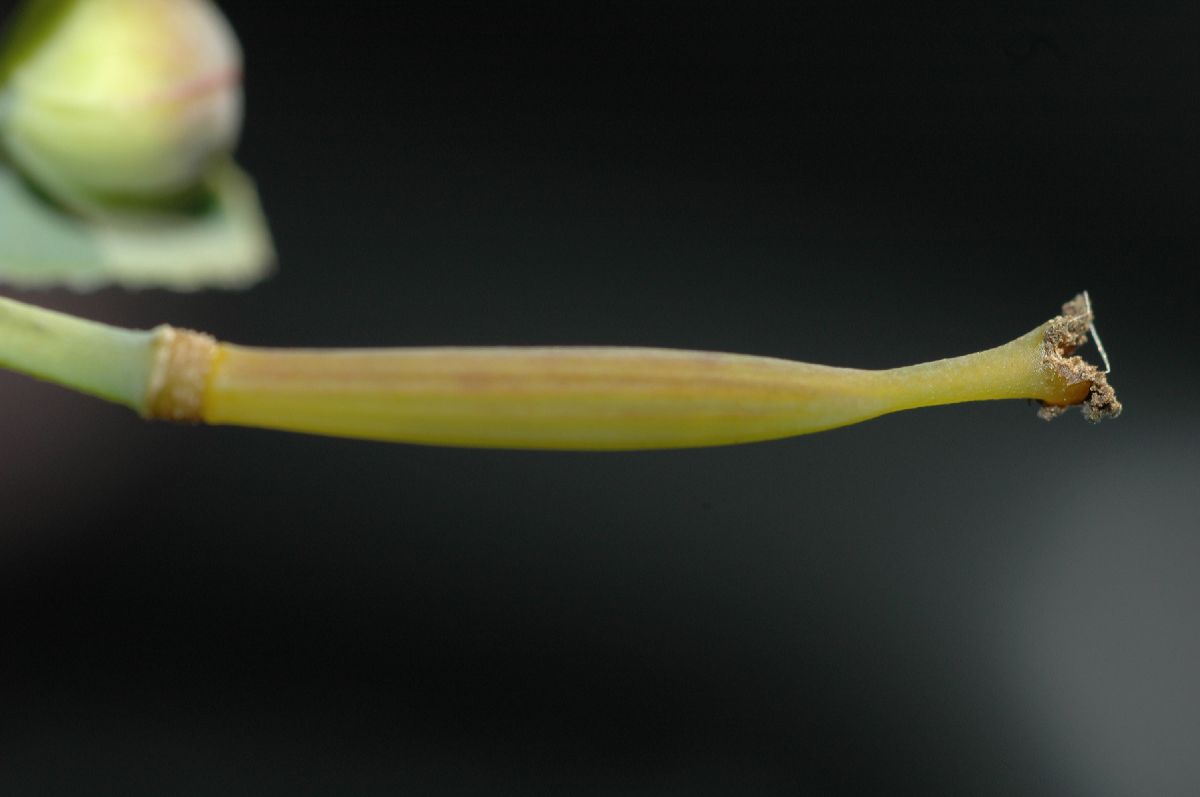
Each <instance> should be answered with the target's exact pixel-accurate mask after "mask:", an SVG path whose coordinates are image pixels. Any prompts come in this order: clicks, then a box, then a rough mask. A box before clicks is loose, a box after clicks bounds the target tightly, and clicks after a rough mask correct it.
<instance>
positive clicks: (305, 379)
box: [0, 296, 1121, 450]
mask: <svg viewBox="0 0 1200 797" xmlns="http://www.w3.org/2000/svg"><path fill="white" fill-rule="evenodd" d="M8 304H13V303H8ZM4 308H5V305H0V334H3V333H4V329H5V327H6V326H9V325H11V324H12V323H13V321H12V318H14V317H15V316H13V313H14V312H15V311H14V310H13V308H11V307H9V308H8V313H9V319H7V320H6V319H5V316H4V314H3V311H4ZM19 308H20V312H22V313H25V314H28V313H46V312H47V311H44V310H34V309H32V308H28V307H25V306H19ZM50 315H55V316H57V314H50ZM1091 320H1092V317H1091V308H1090V303H1088V302H1087V301H1086V299H1085V297H1083V296H1081V297H1079V298H1077V299H1076V300H1074V301H1072V302H1071V303H1069V304H1068V305H1066V306H1065V308H1064V315H1062V316H1059V317H1056V318H1054V319H1052V320H1051V321H1048V322H1046V323H1045V324H1042V325H1041V326H1039V327H1038V328H1036V329H1034V330H1033V331H1031V332H1029V333H1028V334H1025V335H1022V336H1021V337H1019V338H1017V339H1016V340H1013V341H1011V342H1009V343H1007V344H1005V345H1003V346H998V347H996V348H994V349H988V350H986V351H981V352H976V353H974V354H968V355H965V356H962V357H954V358H951V359H946V360H938V361H936V362H930V363H923V364H921V365H913V366H908V367H904V368H893V369H888V370H880V371H868V370H859V369H852V368H832V367H829V366H823V365H811V364H808V363H799V362H791V361H787V360H780V359H774V358H770V357H755V356H748V355H741V354H722V353H714V352H698V351H680V350H673V349H654V348H611V347H605V348H585V347H530V348H499V347H497V348H486V347H479V348H456V347H445V348H408V349H267V348H252V347H244V346H236V345H232V344H227V343H219V342H217V341H216V340H214V339H213V338H211V337H209V336H207V335H203V334H200V333H196V332H191V331H187V330H177V329H174V328H171V327H159V328H157V329H155V330H151V331H149V332H143V333H131V332H127V331H122V330H112V332H111V333H105V334H111V335H112V339H111V341H110V343H109V344H108V350H111V351H109V354H108V355H107V356H108V358H109V359H110V360H114V361H115V360H119V359H121V357H123V356H125V357H128V358H129V359H131V360H132V359H135V358H141V359H140V362H142V363H143V364H144V368H143V370H142V371H138V370H137V369H131V368H127V369H126V370H129V371H130V373H131V374H134V373H135V372H136V374H138V375H140V374H141V373H143V372H144V373H145V374H146V381H145V383H144V384H143V385H142V391H141V393H138V392H137V391H136V390H133V391H130V392H128V393H125V394H122V395H120V396H114V392H115V391H114V390H112V389H111V387H109V386H107V385H101V384H99V383H97V384H94V385H85V384H81V383H80V381H79V380H75V381H74V382H72V381H71V379H70V378H69V376H70V375H69V374H67V373H66V372H67V371H70V369H71V367H73V366H72V364H71V363H70V362H67V363H65V364H62V363H60V364H59V366H58V367H57V368H50V367H48V366H46V365H45V364H41V365H40V366H39V363H38V362H37V357H36V356H35V357H25V358H24V359H17V358H15V357H13V356H12V355H11V354H9V355H5V352H3V351H0V362H2V363H4V364H8V365H9V366H10V367H17V368H19V369H21V370H24V371H27V372H29V373H33V374H34V375H38V376H42V377H44V378H49V379H53V380H55V381H60V382H64V383H67V384H70V385H72V386H75V387H77V388H80V389H83V390H86V391H88V392H92V393H95V394H98V395H101V396H104V397H107V398H113V399H115V400H118V401H122V402H123V403H126V404H128V405H129V406H131V407H133V408H134V409H136V410H138V411H139V412H141V413H142V414H143V415H145V416H147V417H150V418H163V419H171V420H180V421H202V422H206V423H212V424H233V425H239V426H255V427H264V428H272V429H282V430H290V431H296V432H309V433H315V434H326V435H338V436H344V437H357V438H365V439H372V440H388V441H396V442H408V443H423V444H429V445H451V446H476V447H491V448H538V449H566V450H570V449H574V450H630V449H652V448H685V447H693V446H712V445H725V444H731V443H745V442H752V441H757V440H769V439H773V438H780V437H789V436H792V435H799V434H805V433H808V432H816V431H821V430H824V429H831V428H834V427H837V426H844V425H847V424H851V423H857V422H859V421H863V420H867V419H868V418H874V417H877V416H879V415H883V414H885V413H889V412H896V411H898V410H904V409H911V408H914V407H925V406H933V405H938V404H951V403H957V402H964V401H979V400H986V399H1004V398H1029V399H1037V400H1039V401H1041V402H1042V403H1043V407H1044V409H1043V414H1044V416H1045V417H1052V416H1053V415H1055V414H1057V413H1058V412H1059V411H1060V410H1061V408H1063V407H1066V406H1070V405H1074V404H1084V405H1085V407H1084V410H1085V415H1086V416H1087V417H1088V418H1089V419H1090V420H1099V419H1100V418H1102V417H1106V416H1115V415H1117V414H1118V413H1119V412H1120V409H1121V405H1120V404H1119V403H1118V402H1117V400H1116V397H1115V395H1114V394H1113V391H1112V389H1111V388H1110V387H1109V385H1108V383H1107V380H1106V378H1105V374H1104V373H1103V372H1101V371H1100V370H1099V369H1097V368H1095V367H1094V366H1091V365H1088V364H1087V363H1085V362H1084V361H1083V360H1082V359H1081V358H1079V357H1075V356H1072V355H1073V352H1074V349H1075V347H1077V346H1078V345H1081V344H1082V343H1083V342H1085V341H1086V332H1087V330H1088V329H1089V327H1090V324H1091ZM56 323H57V324H61V325H63V327H64V329H65V328H66V327H68V326H69V325H70V324H71V323H74V324H84V325H86V326H82V327H77V328H72V329H73V330H74V332H73V333H72V334H83V335H87V334H95V328H96V327H98V326H99V325H92V324H89V322H81V321H78V320H76V319H69V317H64V316H58V320H57V321H56ZM52 327H53V325H47V324H44V323H43V324H42V325H41V329H42V330H43V331H44V330H46V329H50V328H52ZM103 329H106V330H111V329H112V328H107V327H104V328H103ZM118 333H119V334H123V335H126V336H128V335H141V336H143V337H142V338H140V339H139V340H140V343H139V344H138V345H139V346H140V347H141V348H140V349H138V350H137V352H136V353H130V354H121V353H119V352H118V351H117V350H118V348H119V347H118V345H117V344H118V341H120V340H127V339H123V338H120V337H119V334H118ZM33 337H34V338H35V340H33V341H26V344H27V345H31V348H33V349H38V346H37V341H36V337H37V336H36V335H35V336H33ZM126 345H128V343H126ZM4 348H5V349H7V348H11V347H9V346H5V347H4ZM50 348H53V347H52V346H51V347H50ZM77 348H78V347H77ZM46 350H47V346H45V345H42V346H41V347H40V349H39V351H42V352H44V351H46ZM100 359H101V360H103V359H104V358H100ZM130 380H132V381H136V377H135V376H131V377H130ZM130 380H124V381H122V385H124V384H126V383H127V382H129V381H130Z"/></svg>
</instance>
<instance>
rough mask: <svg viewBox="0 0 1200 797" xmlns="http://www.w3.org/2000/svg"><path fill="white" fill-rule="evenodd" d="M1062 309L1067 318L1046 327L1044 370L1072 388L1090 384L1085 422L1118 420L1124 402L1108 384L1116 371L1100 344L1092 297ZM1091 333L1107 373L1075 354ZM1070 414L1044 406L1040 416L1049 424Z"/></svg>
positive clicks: (1058, 407) (1059, 407) (1085, 295)
mask: <svg viewBox="0 0 1200 797" xmlns="http://www.w3.org/2000/svg"><path fill="white" fill-rule="evenodd" d="M1062 309H1063V314H1062V315H1060V316H1057V317H1055V318H1053V319H1051V320H1050V323H1048V324H1047V325H1046V334H1045V338H1044V340H1043V343H1042V361H1043V366H1044V367H1045V368H1046V369H1048V370H1049V371H1051V372H1052V373H1054V374H1057V375H1058V376H1059V377H1061V378H1062V379H1064V380H1066V382H1067V383H1068V384H1072V385H1074V384H1081V383H1084V382H1086V383H1088V385H1089V388H1088V395H1087V398H1086V399H1085V400H1084V401H1083V404H1082V407H1081V408H1082V410H1083V417H1084V418H1086V419H1087V420H1089V421H1091V422H1092V423H1099V422H1100V421H1102V420H1103V419H1105V418H1116V417H1117V416H1118V415H1120V414H1121V409H1122V408H1121V402H1119V401H1117V394H1116V392H1115V391H1114V390H1113V388H1112V385H1110V384H1109V383H1108V374H1109V373H1110V372H1111V371H1112V368H1111V367H1110V366H1109V362H1108V354H1107V353H1106V352H1105V351H1104V348H1103V346H1101V344H1100V336H1099V335H1098V334H1096V326H1095V323H1094V322H1095V313H1094V312H1093V311H1092V301H1091V297H1090V296H1088V293H1087V291H1084V292H1083V293H1081V294H1079V295H1078V296H1076V297H1075V298H1074V299H1072V300H1071V301H1069V302H1067V303H1066V304H1064V305H1063V308H1062ZM1089 332H1091V334H1092V338H1093V339H1094V340H1095V343H1096V350H1097V351H1098V352H1099V353H1100V357H1101V359H1102V360H1103V361H1104V370H1101V369H1099V368H1097V367H1096V366H1094V365H1092V364H1091V363H1089V362H1087V361H1086V360H1084V359H1083V358H1082V357H1080V356H1079V355H1077V354H1075V350H1076V349H1077V348H1079V347H1080V346H1082V345H1084V344H1085V343H1087V342H1088V333H1089ZM1066 410H1067V407H1066V405H1061V404H1048V403H1045V402H1042V408H1041V409H1040V410H1039V411H1038V416H1039V417H1041V418H1044V419H1045V420H1053V419H1054V418H1057V417H1058V416H1059V415H1062V414H1063V413H1064V412H1066Z"/></svg>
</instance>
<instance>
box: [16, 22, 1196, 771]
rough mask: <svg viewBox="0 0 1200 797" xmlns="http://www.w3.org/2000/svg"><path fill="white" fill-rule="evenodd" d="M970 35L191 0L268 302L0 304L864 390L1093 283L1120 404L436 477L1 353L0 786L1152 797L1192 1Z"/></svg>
mask: <svg viewBox="0 0 1200 797" xmlns="http://www.w3.org/2000/svg"><path fill="white" fill-rule="evenodd" d="M11 5H12V4H11V3H4V4H0V8H2V9H4V10H5V11H7V10H8V9H10V8H11ZM966 5H971V6H972V10H963V9H961V8H958V7H957V6H956V5H955V4H946V6H945V7H944V8H940V9H936V10H918V9H917V8H916V7H914V6H912V5H909V4H904V6H903V8H904V10H903V11H899V10H895V11H892V12H890V13H889V14H888V15H887V16H878V15H876V14H874V13H871V12H868V11H867V10H864V9H860V8H852V7H848V6H847V7H843V6H842V5H841V4H821V5H806V4H779V3H759V4H740V7H734V5H733V4H711V3H647V2H638V3H588V4H575V3H555V4H546V5H527V4H523V5H515V6H514V5H505V6H500V5H498V4H487V5H482V4H481V5H475V4H459V3H437V4H427V3H383V2H376V3H363V2H359V3H355V2H345V3H332V2H329V3H315V2H293V3H287V4H283V3H249V2H245V3H236V4H235V3H233V2H228V3H225V4H224V8H225V10H226V12H227V13H228V15H229V17H230V19H231V20H232V22H233V24H234V26H235V27H236V28H237V30H238V31H239V34H240V36H241V38H242V41H243V44H244V47H245V49H246V63H247V97H248V120H247V128H246V132H245V135H244V140H243V145H242V148H241V150H240V153H241V160H242V162H243V163H244V164H245V165H246V167H247V168H248V169H249V170H250V171H251V172H252V173H253V174H254V175H255V177H256V178H257V180H258V182H259V186H260V188H261V191H262V195H263V199H264V202H265V204H266V206H267V209H268V212H269V214H270V217H271V220H272V225H273V230H274V234H275V236H276V241H277V244H278V248H279V252H280V258H281V262H280V270H279V272H278V274H277V275H276V276H275V277H273V278H272V279H271V280H270V281H268V282H266V283H264V284H263V285H261V286H259V287H257V288H255V289H253V290H251V291H248V292H246V293H241V294H222V293H211V294H193V295H179V294H169V293H164V292H156V291H149V292H142V293H126V292H122V291H116V290H107V291H103V292H100V293H96V294H91V295H82V296H78V295H72V294H69V293H66V292H47V293H34V294H23V295H22V298H24V299H26V300H30V301H34V302H38V303H41V304H45V305H49V306H54V307H59V308H63V309H67V310H70V311H73V312H77V313H80V314H83V315H87V316H89V317H92V318H97V319H101V320H106V321H111V322H115V323H122V324H127V325H131V326H139V327H148V326H151V325H153V324H156V323H159V322H161V321H170V322H172V323H175V324H178V325H187V326H193V327H198V328H202V329H206V330H211V331H212V332H214V333H217V334H218V335H220V336H221V337H223V338H225V339H229V340H233V341H237V342H243V343H256V344H277V345H385V344H390V345H405V344H439V343H444V344H455V343H471V344H534V343H561V344H600V343H608V344H631V345H639V344H644V345H660V346H676V347H685V348H704V349H719V350H727V351H740V352H748V353H756V354H766V355H775V356H781V357H789V358H794V359H801V360H809V361H817V362H825V363H830V364H837V365H852V366H862V367H883V366H890V365H900V364H907V363H910V362H916V361H920V360H925V359H931V358H937V357H942V356H949V355H954V354H961V353H965V352H967V351H972V350H975V349H979V348H983V347H987V346H991V345H996V344H999V343H1002V342H1004V341H1006V340H1008V339H1010V338H1013V337H1015V336H1017V335H1018V334H1021V333H1023V332H1025V331H1027V330H1028V329H1031V328H1033V327H1034V326H1035V325H1037V324H1039V323H1040V322H1042V321H1043V320H1045V319H1046V318H1048V317H1049V316H1050V315H1052V314H1054V313H1055V312H1057V309H1058V306H1059V304H1060V303H1061V302H1062V301H1064V300H1066V299H1068V298H1069V297H1070V296H1071V295H1073V294H1074V293H1075V292H1076V291H1078V290H1081V289H1083V288H1088V289H1090V291H1091V294H1092V297H1093V299H1094V300H1095V302H1096V306H1097V309H1098V312H1099V326H1100V329H1101V331H1102V333H1103V334H1104V339H1105V343H1106V345H1107V348H1108V351H1109V354H1110V355H1111V357H1112V359H1113V366H1114V372H1113V377H1112V379H1113V382H1114V384H1115V385H1116V387H1117V389H1118V393H1119V395H1120V397H1121V398H1122V400H1123V401H1124V403H1125V405H1126V413H1125V415H1124V416H1122V417H1121V418H1120V419H1119V420H1118V421H1116V422H1112V423H1106V424H1104V425H1101V426H1099V427H1091V426H1089V425H1087V424H1086V423H1084V422H1083V421H1082V419H1081V418H1080V417H1079V416H1078V415H1077V414H1076V413H1072V414H1070V415H1069V416H1068V417H1065V418H1063V419H1060V420H1059V421H1056V422H1055V423H1053V424H1044V423H1042V422H1041V421H1039V420H1037V419H1036V418H1035V417H1034V410H1033V408H1031V407H1028V406H1025V405H1023V404H1022V403H1021V402H999V403H987V404H977V405H967V406H960V407H948V408H942V409H936V410H923V411H915V412H910V413H903V414H900V415H895V416H890V417H886V418H883V419H880V420H876V421H872V422H870V423H866V424H863V425H860V426H855V427H850V428H847V429H843V430H839V431H834V432H829V433H824V434H819V435H814V436H809V437H802V438H797V439H793V440H787V441H780V442H774V443H766V444H758V445H750V446H740V447H732V448H725V449H713V450H698V451H685V452H665V453H648V454H616V455H589V454H545V453H511V452H480V451H459V450H443V449H432V448H419V447H409V446H397V445H384V444H373V443H362V442H350V441H342V440H333V439H321V438H316V437H302V436H295V435H285V434H277V433H270V432H263V431H253V430H240V429H225V428H176V427H170V426H166V425H149V424H144V423H143V422H141V421H140V420H138V419H137V418H136V417H134V416H133V415H132V414H130V413H128V412H127V411H125V410H122V409H119V408H115V407H110V406H107V405H103V404H101V403H100V402H97V401H94V400H91V399H88V398H84V397H79V396H75V395H73V394H69V393H67V392H66V391H63V390H60V389H58V388H54V387H50V386H48V385H43V384H39V383H34V382H32V381H30V380H27V379H24V378H21V377H17V376H14V375H9V374H2V375H0V406H2V409H3V413H2V415H0V792H2V793H4V794H6V795H8V794H122V795H128V794H141V793H145V794H274V793H287V794H338V795H355V794H384V793H397V791H402V790H404V789H408V790H409V791H410V792H411V793H418V794H436V793H448V792H455V793H462V792H467V793H471V792H486V793H517V794H520V793H530V792H532V793H537V792H543V791H564V792H567V793H620V794H625V793H635V794H659V793H677V794H678V793H704V792H725V793H738V794H747V793H750V794H756V793H763V794H767V793H799V794H860V793H865V792H871V791H874V790H876V789H884V790H886V791H888V792H890V793H897V792H900V791H904V790H906V789H912V790H916V791H918V792H919V793H924V794H963V793H973V794H1027V795H1042V794H1045V795H1063V794H1087V795H1122V794H1155V795H1174V794H1179V795H1182V794H1194V793H1195V791H1196V788H1197V784H1198V783H1200V757H1198V756H1197V755H1196V752H1197V750H1200V687H1198V686H1197V683H1196V673H1197V671H1198V670H1200V631H1198V629H1200V624H1198V622H1197V617H1198V616H1200V586H1198V583H1200V582H1198V580H1197V572H1198V566H1200V534H1198V531H1200V517H1198V514H1200V512H1198V510H1197V503H1196V501H1197V498H1196V494H1197V489H1198V487H1200V478H1198V477H1200V460H1198V448H1197V445H1198V443H1200V420H1198V419H1197V417H1196V410H1195V398H1194V396H1195V395H1196V390H1197V387H1198V385H1197V376H1196V374H1195V371H1194V370H1193V368H1192V363H1193V361H1194V360H1195V358H1196V356H1197V355H1196V351H1197V349H1196V347H1195V342H1196V335H1195V333H1194V331H1193V329H1194V324H1195V321H1194V316H1195V303H1196V295H1197V293H1196V288H1197V279H1196V271H1195V266H1196V263H1197V254H1198V253H1200V247H1198V246H1197V243H1198V236H1197V230H1196V220H1197V210H1198V209H1200V201H1198V200H1200V197H1198V185H1200V168H1198V165H1200V158H1198V153H1197V143H1198V141H1200V135H1198V134H1200V95H1198V93H1197V90H1198V88H1200V59H1198V57H1197V51H1196V36H1197V31H1198V22H1200V18H1198V16H1200V15H1198V14H1197V13H1196V6H1195V5H1194V4H1187V3H1179V4H1174V5H1164V6H1162V7H1160V9H1158V10H1148V9H1147V8H1146V7H1145V6H1144V4H1140V3H1139V4H1132V3H1086V4H1085V3H1077V4H1064V3H1029V4H1020V3H1018V4H996V5H997V8H994V9H983V8H979V7H977V6H976V5H974V4H966ZM1001 5H1003V7H1002V8H1001V7H1000V6H1001Z"/></svg>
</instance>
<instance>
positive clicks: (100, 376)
mask: <svg viewBox="0 0 1200 797" xmlns="http://www.w3.org/2000/svg"><path fill="white" fill-rule="evenodd" d="M154 337H155V333H154V332H153V331H139V330H130V329H121V328H119V327H113V326H109V325H107V324H100V323H97V322H95V321H85V320H84V319H82V318H77V317H75V316H72V315H67V314H65V313H56V312H54V311H53V310H45V309H43V308H41V307H34V306H32V305H28V304H23V303H21V302H17V301H14V300H12V299H6V298H3V297H0V366H3V367H4V368H9V369H11V370H13V371H20V372H22V373H25V374H28V375H29V376H33V377H37V378H38V379H45V380H46V381H48V382H54V383H56V384H59V385H63V386H64V387H69V388H71V389H73V390H78V391H79V392H81V393H88V394H90V395H93V396H98V397H99V398H102V399H107V400H109V401H113V402H116V403H117V404H123V405H125V406H126V407H129V408H131V409H133V410H136V411H137V412H139V413H140V412H142V411H143V410H144V407H145V402H146V386H147V384H148V383H149V381H150V378H151V371H152V369H153V365H154V356H153V350H154Z"/></svg>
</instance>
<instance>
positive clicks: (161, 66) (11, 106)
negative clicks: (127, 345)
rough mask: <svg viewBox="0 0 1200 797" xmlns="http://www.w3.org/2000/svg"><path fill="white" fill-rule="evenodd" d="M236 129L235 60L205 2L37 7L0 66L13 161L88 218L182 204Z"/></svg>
mask: <svg viewBox="0 0 1200 797" xmlns="http://www.w3.org/2000/svg"><path fill="white" fill-rule="evenodd" d="M241 118H242V97H241V51H240V48H239V46H238V43H237V39H236V38H235V36H234V34H233V31H232V29H231V28H230V26H229V24H228V23H227V22H226V20H225V19H224V17H223V16H222V15H221V13H220V11H219V10H218V9H217V8H216V7H215V6H214V5H213V4H212V3H211V2H208V0H66V1H65V2H64V0H35V1H34V2H32V3H30V4H29V5H28V6H27V7H26V8H25V10H24V13H23V15H22V17H21V18H20V19H18V21H17V23H16V25H15V26H14V28H13V31H12V35H11V37H10V39H9V41H8V42H7V47H6V52H5V53H4V56H3V60H0V137H2V140H3V144H4V149H5V150H6V152H7V154H8V156H9V158H10V160H11V161H12V162H13V163H14V164H15V165H16V166H17V167H18V168H19V169H20V170H21V171H23V172H24V173H25V175H26V176H27V177H29V178H30V179H31V180H32V181H33V182H34V183H35V184H36V185H37V186H38V187H40V188H41V189H42V190H43V191H45V192H46V193H48V194H49V195H50V196H52V197H53V198H54V199H56V200H58V201H59V202H60V203H62V204H63V205H65V206H67V207H69V208H70V209H72V210H75V211H77V212H82V213H85V214H88V215H103V214H105V213H106V212H107V211H109V210H113V209H127V208H129V207H130V206H133V207H137V206H141V205H151V204H161V203H163V202H169V201H170V200H172V199H174V198H179V197H183V196H186V195H187V194H188V193H189V192H191V191H193V190H194V189H196V187H197V186H198V185H199V183H200V181H201V179H202V177H203V176H204V175H205V174H206V172H207V170H208V169H209V168H210V166H211V165H212V164H213V163H214V161H216V160H218V159H222V158H225V157H227V156H228V154H229V153H230V152H231V150H232V148H233V145H234V144H235V142H236V139H237V136H238V133H239V130H240V126H241Z"/></svg>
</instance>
